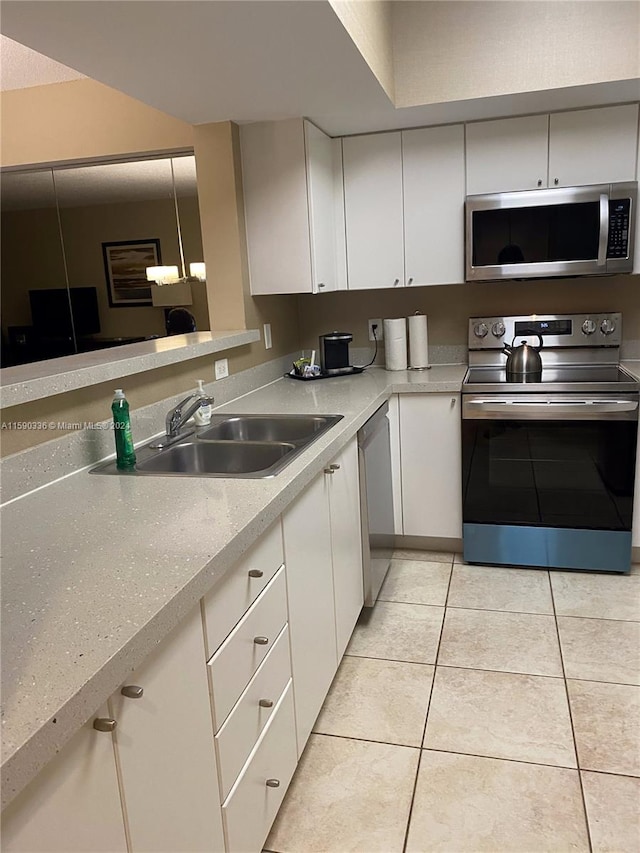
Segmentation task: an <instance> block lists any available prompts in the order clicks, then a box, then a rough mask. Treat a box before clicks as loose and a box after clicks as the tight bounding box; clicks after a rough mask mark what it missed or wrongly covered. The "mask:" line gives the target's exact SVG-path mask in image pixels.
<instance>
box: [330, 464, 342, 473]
mask: <svg viewBox="0 0 640 853" xmlns="http://www.w3.org/2000/svg"><path fill="white" fill-rule="evenodd" d="M329 468H331V470H332V471H339V470H340V466H339V465H336V464H335V462H334V463H333V465H329Z"/></svg>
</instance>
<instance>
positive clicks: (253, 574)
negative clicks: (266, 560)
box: [249, 569, 264, 578]
mask: <svg viewBox="0 0 640 853" xmlns="http://www.w3.org/2000/svg"><path fill="white" fill-rule="evenodd" d="M263 574H264V572H263V571H262V569H249V577H250V578H261V577H262V576H263Z"/></svg>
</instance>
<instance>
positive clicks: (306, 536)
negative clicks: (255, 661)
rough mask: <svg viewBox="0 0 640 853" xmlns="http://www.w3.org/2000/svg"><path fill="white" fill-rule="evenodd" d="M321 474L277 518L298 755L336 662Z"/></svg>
mask: <svg viewBox="0 0 640 853" xmlns="http://www.w3.org/2000/svg"><path fill="white" fill-rule="evenodd" d="M330 479H331V478H330V476H329V475H327V474H324V473H323V474H320V475H319V476H318V477H316V478H315V480H313V482H312V483H311V485H309V486H308V487H307V489H306V490H305V491H304V492H303V493H302V494H301V495H300V496H299V497H298V498H297V499H296V500H295V501H294V503H293V506H291V507H290V508H289V509H287V510H286V512H285V513H284V515H283V516H282V528H283V537H284V558H285V565H286V568H287V598H288V602H289V630H290V632H291V666H292V672H293V689H294V696H295V708H296V727H297V737H298V755H301V754H302V750H303V749H304V745H305V744H306V742H307V738H308V737H309V734H310V733H311V729H312V728H313V724H314V722H315V720H316V717H317V716H318V712H319V711H320V708H321V707H322V703H323V702H324V698H325V696H326V695H327V691H328V690H329V686H330V685H331V682H332V680H333V676H334V675H335V672H336V669H337V666H338V655H337V651H336V620H335V609H334V592H333V567H332V562H331V524H330V520H329V486H330V483H329V480H330Z"/></svg>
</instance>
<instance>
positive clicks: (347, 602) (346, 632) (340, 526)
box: [329, 438, 364, 660]
mask: <svg viewBox="0 0 640 853" xmlns="http://www.w3.org/2000/svg"><path fill="white" fill-rule="evenodd" d="M334 466H335V467H334ZM330 469H331V470H333V471H334V474H332V475H331V483H330V487H331V491H330V493H329V504H330V510H331V551H332V555H333V587H334V592H335V611H336V640H337V645H338V660H339V659H340V658H341V657H342V655H343V654H344V650H345V649H346V648H347V644H348V642H349V640H350V638H351V634H352V633H353V629H354V626H355V624H356V621H357V619H358V616H359V615H360V611H361V610H362V604H363V601H364V593H363V586H362V533H361V528H360V488H359V476H358V446H357V442H356V439H355V438H354V439H353V440H352V441H351V442H350V444H348V445H347V447H345V449H344V450H343V451H342V453H341V454H340V455H339V456H338V457H337V458H336V459H335V460H334V463H333V465H332V466H330Z"/></svg>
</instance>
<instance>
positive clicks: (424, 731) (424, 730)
mask: <svg viewBox="0 0 640 853" xmlns="http://www.w3.org/2000/svg"><path fill="white" fill-rule="evenodd" d="M454 563H455V555H454V557H453V558H452V560H451V568H450V571H449V583H448V584H447V593H446V595H445V598H444V607H443V611H442V622H441V624H440V634H439V636H438V646H437V648H436V654H435V659H434V663H433V678H432V679H431V689H430V690H429V699H428V701H427V710H426V713H425V716H424V726H423V727H422V737H421V739H420V754H419V756H418V764H417V766H416V778H415V779H414V782H413V791H412V792H411V802H410V804H409V816H408V817H407V828H406V829H405V833H404V844H403V845H402V853H406V850H407V844H408V842H409V829H410V827H411V818H412V816H413V804H414V802H415V799H416V790H417V788H418V778H419V776H420V766H421V765H422V754H423V749H424V739H425V737H426V735H427V722H428V721H429V709H430V707H431V699H432V697H433V689H434V687H435V683H436V667H437V664H438V655H439V654H440V643H441V642H442V634H443V632H444V620H445V617H446V615H447V601H448V600H449V590H450V589H451V580H452V578H453V566H454Z"/></svg>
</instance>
